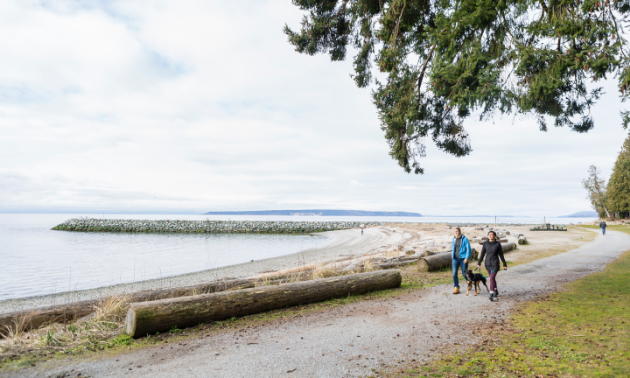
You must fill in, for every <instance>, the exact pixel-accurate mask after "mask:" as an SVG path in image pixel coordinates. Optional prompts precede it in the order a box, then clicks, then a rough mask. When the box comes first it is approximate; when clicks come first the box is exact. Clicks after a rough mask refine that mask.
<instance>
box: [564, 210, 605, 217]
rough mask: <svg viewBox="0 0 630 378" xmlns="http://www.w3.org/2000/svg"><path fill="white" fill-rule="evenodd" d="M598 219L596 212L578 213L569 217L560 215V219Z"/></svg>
mask: <svg viewBox="0 0 630 378" xmlns="http://www.w3.org/2000/svg"><path fill="white" fill-rule="evenodd" d="M593 217H594V218H599V214H597V211H580V212H577V213H575V214H571V215H561V216H560V218H593Z"/></svg>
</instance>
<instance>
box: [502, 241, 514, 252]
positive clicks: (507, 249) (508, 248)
mask: <svg viewBox="0 0 630 378" xmlns="http://www.w3.org/2000/svg"><path fill="white" fill-rule="evenodd" d="M501 249H502V250H503V253H505V252H510V251H511V250H514V249H516V243H501Z"/></svg>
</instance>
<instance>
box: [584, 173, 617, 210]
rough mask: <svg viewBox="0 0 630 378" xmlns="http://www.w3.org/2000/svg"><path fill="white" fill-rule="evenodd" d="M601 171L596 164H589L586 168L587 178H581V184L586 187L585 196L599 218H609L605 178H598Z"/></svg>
mask: <svg viewBox="0 0 630 378" xmlns="http://www.w3.org/2000/svg"><path fill="white" fill-rule="evenodd" d="M600 174H601V172H600V171H599V169H597V167H596V166H594V165H591V166H590V167H589V168H588V178H587V179H586V180H582V186H583V187H584V189H586V192H587V193H588V196H587V197H586V198H588V199H589V201H591V206H593V210H595V211H597V213H598V214H599V217H600V218H610V212H609V211H608V209H607V208H606V204H607V202H608V193H607V190H606V180H605V179H601V178H599V176H600Z"/></svg>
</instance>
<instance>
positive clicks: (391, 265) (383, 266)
mask: <svg viewBox="0 0 630 378" xmlns="http://www.w3.org/2000/svg"><path fill="white" fill-rule="evenodd" d="M416 261H417V259H410V260H401V261H395V262H389V263H385V264H378V265H374V267H375V268H379V269H393V268H400V267H402V266H406V265H411V264H415V263H416Z"/></svg>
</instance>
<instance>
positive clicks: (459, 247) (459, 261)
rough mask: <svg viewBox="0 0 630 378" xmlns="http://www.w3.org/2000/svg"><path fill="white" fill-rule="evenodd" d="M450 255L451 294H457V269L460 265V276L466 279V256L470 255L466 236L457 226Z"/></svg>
mask: <svg viewBox="0 0 630 378" xmlns="http://www.w3.org/2000/svg"><path fill="white" fill-rule="evenodd" d="M451 257H452V258H453V284H454V286H455V288H454V289H453V294H459V277H458V275H459V274H458V272H457V271H458V270H459V268H460V267H461V269H462V276H464V279H466V270H467V269H468V258H469V257H470V242H469V241H468V238H467V237H465V236H464V235H462V230H461V229H460V228H459V227H456V228H455V236H454V237H453V249H452V254H451Z"/></svg>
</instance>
